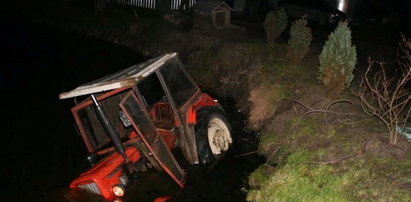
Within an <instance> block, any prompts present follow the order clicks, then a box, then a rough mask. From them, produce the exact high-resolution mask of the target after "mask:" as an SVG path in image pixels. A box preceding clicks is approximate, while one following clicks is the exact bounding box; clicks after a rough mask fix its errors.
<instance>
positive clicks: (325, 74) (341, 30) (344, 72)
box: [319, 22, 357, 95]
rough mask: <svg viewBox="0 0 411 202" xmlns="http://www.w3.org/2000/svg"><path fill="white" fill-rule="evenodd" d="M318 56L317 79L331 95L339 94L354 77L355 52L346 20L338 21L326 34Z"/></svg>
mask: <svg viewBox="0 0 411 202" xmlns="http://www.w3.org/2000/svg"><path fill="white" fill-rule="evenodd" d="M319 58H320V76H319V80H320V81H321V82H322V83H323V84H324V85H325V87H326V88H327V90H328V92H329V93H330V94H331V95H340V94H342V92H343V91H344V90H345V89H346V88H348V87H349V86H350V84H351V81H352V79H353V78H354V75H353V71H354V68H355V65H356V64H357V52H356V49H355V46H354V45H352V44H351V31H350V28H348V23H347V22H339V23H338V26H337V28H336V29H335V31H334V32H332V33H331V34H330V35H329V36H328V40H327V41H326V42H325V45H324V47H323V50H322V52H321V54H320V56H319Z"/></svg>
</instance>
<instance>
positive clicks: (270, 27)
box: [264, 8, 288, 47]
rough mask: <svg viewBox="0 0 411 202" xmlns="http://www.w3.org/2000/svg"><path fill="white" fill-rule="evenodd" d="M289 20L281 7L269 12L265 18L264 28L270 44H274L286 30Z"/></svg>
mask: <svg viewBox="0 0 411 202" xmlns="http://www.w3.org/2000/svg"><path fill="white" fill-rule="evenodd" d="M287 22H288V16H287V14H286V13H285V11H284V9H283V8H280V9H278V10H277V11H275V12H272V11H271V12H270V13H267V16H266V18H265V20H264V30H265V33H266V37H267V44H268V45H269V46H271V47H273V46H274V44H275V41H276V40H277V38H278V37H279V36H280V34H281V33H282V32H283V31H284V30H285V27H286V26H287Z"/></svg>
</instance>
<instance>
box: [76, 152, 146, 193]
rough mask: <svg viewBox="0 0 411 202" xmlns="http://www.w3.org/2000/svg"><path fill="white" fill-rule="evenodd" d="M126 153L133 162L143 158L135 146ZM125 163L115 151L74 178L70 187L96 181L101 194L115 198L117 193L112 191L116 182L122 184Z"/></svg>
mask: <svg viewBox="0 0 411 202" xmlns="http://www.w3.org/2000/svg"><path fill="white" fill-rule="evenodd" d="M126 155H127V157H128V159H129V160H130V161H131V162H132V163H135V162H137V161H138V160H139V159H140V158H141V156H140V153H139V152H138V150H137V149H136V148H135V147H128V148H126ZM123 164H124V159H123V157H122V156H121V155H120V154H119V153H117V152H115V153H113V154H111V155H110V156H108V157H107V158H105V159H104V160H103V161H101V162H99V163H98V164H97V165H95V166H93V167H92V168H91V169H89V170H87V171H86V172H84V173H82V174H81V175H80V177H78V178H77V179H75V180H73V181H72V182H71V184H70V188H71V189H78V186H79V185H83V184H88V183H92V182H94V183H96V184H97V185H98V188H99V190H100V192H101V195H102V196H103V197H104V198H105V199H107V200H113V199H114V198H115V195H114V194H113V192H112V187H113V186H114V185H116V184H121V183H120V181H119V177H120V176H121V175H122V174H123V172H124V171H123V168H122V166H123Z"/></svg>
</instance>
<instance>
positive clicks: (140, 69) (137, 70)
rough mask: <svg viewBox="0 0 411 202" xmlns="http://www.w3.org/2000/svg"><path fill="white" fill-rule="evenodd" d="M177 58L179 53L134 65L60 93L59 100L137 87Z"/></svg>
mask: <svg viewBox="0 0 411 202" xmlns="http://www.w3.org/2000/svg"><path fill="white" fill-rule="evenodd" d="M175 57H177V53H170V54H165V55H163V56H160V57H157V58H154V59H151V60H148V61H146V62H143V63H140V64H137V65H133V66H131V67H129V68H126V69H123V70H120V71H118V72H116V73H113V74H110V75H107V76H105V77H102V78H100V79H97V80H94V81H92V82H89V83H86V84H83V85H81V86H79V87H77V88H75V89H73V90H71V91H68V92H63V93H60V95H59V98H60V99H66V98H71V97H77V96H81V95H87V94H91V93H98V92H102V91H107V90H113V89H117V88H121V87H126V86H131V85H135V84H136V83H138V82H139V81H140V80H142V79H143V78H145V77H147V76H148V75H150V74H151V73H152V72H154V71H156V70H157V69H158V68H160V67H161V66H163V65H164V64H165V63H166V62H167V61H168V60H170V59H172V58H175Z"/></svg>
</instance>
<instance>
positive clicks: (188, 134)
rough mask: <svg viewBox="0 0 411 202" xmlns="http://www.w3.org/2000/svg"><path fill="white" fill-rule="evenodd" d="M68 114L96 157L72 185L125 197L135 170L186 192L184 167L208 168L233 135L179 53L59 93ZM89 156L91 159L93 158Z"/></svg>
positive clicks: (220, 155)
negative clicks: (155, 173) (151, 172)
mask: <svg viewBox="0 0 411 202" xmlns="http://www.w3.org/2000/svg"><path fill="white" fill-rule="evenodd" d="M59 97H60V99H67V98H73V99H74V102H75V106H74V107H73V108H72V109H71V111H72V114H73V116H74V120H75V123H76V126H77V128H78V131H79V133H80V135H81V137H82V139H83V141H84V143H85V146H86V147H87V150H88V152H89V157H95V156H98V157H100V160H99V161H98V162H93V163H92V166H91V168H89V169H88V170H86V171H84V172H83V173H82V174H81V175H80V176H79V177H78V178H76V179H74V180H73V181H72V183H71V184H70V188H72V189H79V190H84V191H87V192H91V193H94V194H97V195H101V196H103V197H104V198H105V199H107V200H113V199H117V198H122V197H123V196H124V195H125V194H126V190H127V185H128V184H129V183H130V181H131V180H130V179H131V178H132V177H131V176H133V174H135V173H136V172H140V171H144V170H146V168H147V165H149V167H154V168H155V169H157V170H159V171H163V172H166V173H167V174H168V175H169V176H170V177H171V178H172V179H173V180H174V181H175V183H176V184H177V185H178V186H180V187H183V186H184V182H185V172H184V170H183V168H182V166H181V165H180V163H179V162H178V161H177V159H176V157H175V156H174V153H173V151H174V150H180V151H181V153H182V154H183V156H184V159H185V160H186V162H188V163H189V164H210V163H213V162H215V161H216V160H218V159H220V158H221V157H222V156H223V154H224V153H225V152H226V151H227V150H228V149H229V147H230V145H231V143H232V137H231V132H230V127H229V124H228V123H227V120H226V118H225V117H224V111H223V109H222V107H221V106H220V104H219V103H218V101H217V100H214V99H213V98H211V97H210V96H209V95H207V94H205V93H203V92H201V90H200V89H199V87H198V86H197V85H196V83H195V82H194V80H193V79H192V78H191V77H190V75H189V74H188V73H187V72H186V71H185V70H184V68H183V65H182V63H181V62H180V61H179V60H178V57H177V54H176V53H171V54H166V55H163V56H160V57H157V58H154V59H151V60H148V61H146V62H143V63H141V64H138V65H133V66H131V67H129V68H126V69H124V70H121V71H118V72H116V73H114V74H111V75H107V76H105V77H103V78H100V79H98V80H95V81H93V82H90V83H87V84H84V85H81V86H79V87H77V88H75V89H74V90H71V91H68V92H64V93H61V94H60V95H59ZM91 159H94V158H91Z"/></svg>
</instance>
